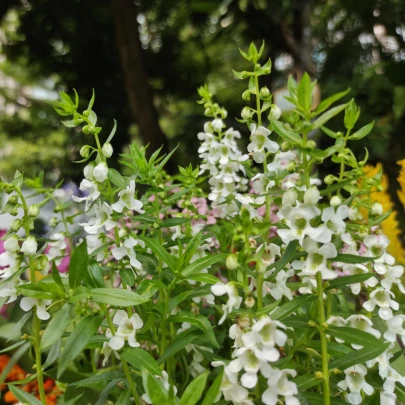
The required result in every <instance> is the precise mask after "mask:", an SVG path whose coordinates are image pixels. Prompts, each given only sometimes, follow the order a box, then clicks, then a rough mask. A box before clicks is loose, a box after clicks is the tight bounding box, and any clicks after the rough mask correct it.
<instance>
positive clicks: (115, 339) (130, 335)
mask: <svg viewBox="0 0 405 405" xmlns="http://www.w3.org/2000/svg"><path fill="white" fill-rule="evenodd" d="M113 322H114V324H115V325H117V326H118V328H117V332H116V334H115V336H112V337H111V338H110V341H109V342H108V344H109V345H110V347H111V349H113V350H120V349H121V348H122V347H123V346H124V344H125V341H127V342H128V344H129V345H130V346H131V347H139V346H140V344H139V343H138V342H137V341H136V338H135V335H136V330H137V329H141V328H142V326H143V321H142V319H141V318H140V316H139V315H138V314H133V315H132V316H131V318H128V314H127V313H126V311H124V310H122V309H120V310H119V311H117V313H116V314H115V315H114V319H113Z"/></svg>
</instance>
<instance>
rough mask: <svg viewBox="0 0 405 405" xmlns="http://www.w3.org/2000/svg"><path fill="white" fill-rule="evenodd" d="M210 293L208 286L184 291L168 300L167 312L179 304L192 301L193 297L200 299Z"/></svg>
mask: <svg viewBox="0 0 405 405" xmlns="http://www.w3.org/2000/svg"><path fill="white" fill-rule="evenodd" d="M210 293H211V289H210V287H209V286H201V287H197V288H194V289H192V290H188V291H184V292H182V293H180V294H178V295H176V296H174V297H173V298H170V300H169V308H168V309H169V311H171V310H172V309H173V308H175V307H177V306H178V305H179V304H180V303H181V302H183V301H184V300H186V299H192V298H195V297H201V296H203V295H207V294H210Z"/></svg>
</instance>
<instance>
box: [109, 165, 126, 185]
mask: <svg viewBox="0 0 405 405" xmlns="http://www.w3.org/2000/svg"><path fill="white" fill-rule="evenodd" d="M108 180H110V181H111V183H113V184H114V185H116V186H117V187H120V188H125V187H126V186H127V183H126V181H125V180H124V178H123V177H122V176H121V174H120V173H119V172H118V171H117V170H115V169H113V168H111V167H109V168H108Z"/></svg>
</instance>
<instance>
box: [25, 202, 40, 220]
mask: <svg viewBox="0 0 405 405" xmlns="http://www.w3.org/2000/svg"><path fill="white" fill-rule="evenodd" d="M28 215H29V216H30V217H31V218H36V217H37V216H38V215H39V207H38V205H36V204H33V205H30V206H29V207H28Z"/></svg>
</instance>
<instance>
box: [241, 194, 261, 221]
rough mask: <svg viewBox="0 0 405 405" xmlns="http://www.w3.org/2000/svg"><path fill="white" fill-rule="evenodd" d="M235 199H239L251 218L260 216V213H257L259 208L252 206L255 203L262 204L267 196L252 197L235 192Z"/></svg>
mask: <svg viewBox="0 0 405 405" xmlns="http://www.w3.org/2000/svg"><path fill="white" fill-rule="evenodd" d="M235 199H236V200H238V201H239V202H240V203H241V204H242V207H243V208H246V210H247V211H248V212H249V216H250V219H253V218H258V217H259V214H258V213H257V209H256V208H254V207H253V206H252V204H255V205H262V204H263V203H264V202H265V201H266V198H265V197H256V198H254V197H251V196H243V195H242V194H239V193H237V194H235Z"/></svg>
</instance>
